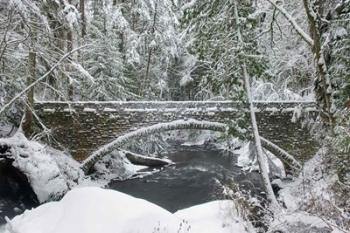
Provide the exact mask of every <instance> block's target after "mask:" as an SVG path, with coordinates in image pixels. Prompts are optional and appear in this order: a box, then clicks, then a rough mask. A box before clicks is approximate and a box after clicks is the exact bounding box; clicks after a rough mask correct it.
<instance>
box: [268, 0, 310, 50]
mask: <svg viewBox="0 0 350 233" xmlns="http://www.w3.org/2000/svg"><path fill="white" fill-rule="evenodd" d="M267 1H268V2H269V3H271V5H273V6H274V7H275V8H276V9H277V10H278V11H279V12H281V13H282V15H283V16H284V17H285V18H286V19H287V20H288V22H289V23H290V24H291V25H292V26H293V28H294V29H295V30H296V31H297V33H298V34H299V35H300V36H301V38H302V39H303V40H304V41H305V42H306V43H308V44H309V45H310V46H313V44H314V40H313V39H312V38H311V37H310V36H309V35H308V34H307V33H306V32H304V30H303V29H302V28H301V27H300V26H299V24H298V23H297V22H296V21H295V19H294V18H293V16H291V15H290V14H289V13H288V12H287V11H286V9H284V8H283V7H282V6H280V5H278V4H277V3H275V2H274V0H267Z"/></svg>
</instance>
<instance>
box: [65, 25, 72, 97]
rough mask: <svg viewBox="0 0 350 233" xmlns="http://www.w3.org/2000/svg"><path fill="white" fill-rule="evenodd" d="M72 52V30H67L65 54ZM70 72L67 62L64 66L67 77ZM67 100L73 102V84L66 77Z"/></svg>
mask: <svg viewBox="0 0 350 233" xmlns="http://www.w3.org/2000/svg"><path fill="white" fill-rule="evenodd" d="M72 50H73V33H72V30H71V29H69V31H68V32H67V52H68V53H69V52H71V51H72ZM71 59H72V58H71ZM70 71H71V68H70V63H69V60H68V63H67V64H66V72H68V75H69V72H70ZM67 99H68V100H70V101H72V100H73V83H72V80H71V79H70V77H68V76H67Z"/></svg>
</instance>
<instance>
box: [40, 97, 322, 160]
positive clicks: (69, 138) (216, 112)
mask: <svg viewBox="0 0 350 233" xmlns="http://www.w3.org/2000/svg"><path fill="white" fill-rule="evenodd" d="M255 106H256V112H257V119H258V124H259V130H260V133H261V135H262V136H263V137H265V138H266V139H268V140H270V141H272V142H273V143H275V144H277V145H278V146H280V147H281V148H284V149H285V150H287V151H288V152H291V153H292V154H294V155H296V156H300V155H303V156H307V155H311V154H313V153H314V152H315V150H316V143H315V142H314V141H313V139H312V137H311V135H310V133H309V132H308V130H307V129H306V128H303V127H302V123H301V122H300V121H293V120H292V119H293V118H295V116H296V115H300V113H303V114H302V115H303V116H306V115H309V114H314V113H315V112H316V109H315V104H314V103H311V102H256V103H255ZM35 109H36V110H37V114H38V115H39V116H40V117H41V119H42V120H43V123H44V124H45V125H46V126H47V127H49V128H51V129H52V131H53V135H54V137H55V138H56V139H57V140H58V142H59V143H60V144H62V145H63V146H65V147H67V148H68V149H69V150H70V152H71V153H72V154H73V156H74V157H75V159H77V160H79V161H82V160H84V159H85V158H87V157H88V156H89V155H91V154H92V152H94V151H95V150H97V149H98V148H99V147H101V146H103V145H105V144H107V143H109V142H111V141H113V140H114V139H116V138H117V137H119V136H121V135H124V134H125V133H128V132H131V131H134V130H136V129H140V128H142V127H148V126H151V125H155V124H158V123H166V122H172V121H176V120H186V119H194V120H198V121H209V122H220V123H228V124H229V122H230V120H232V119H234V118H237V117H239V116H242V115H244V114H246V116H247V117H248V116H249V115H248V108H247V107H246V106H242V105H241V104H239V103H237V102H232V101H198V102H196V101H185V102H183V101H181V102H180V101H179V102H178V101H176V102H168V101H164V102H147V101H126V102H37V103H36V104H35ZM293 116H294V117H293Z"/></svg>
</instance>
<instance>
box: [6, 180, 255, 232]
mask: <svg viewBox="0 0 350 233" xmlns="http://www.w3.org/2000/svg"><path fill="white" fill-rule="evenodd" d="M13 232H21V233H53V232H56V233H58V232H61V233H63V232H64V233H77V232H89V233H101V232H103V233H109V232H110V233H124V232H130V233H134V232H135V233H136V232H145V233H146V232H159V233H162V232H167V233H172V232H173V233H175V232H176V233H179V232H193V233H214V232H215V233H230V232H240V233H248V232H250V233H253V232H255V231H254V230H253V229H252V228H251V226H250V225H249V224H248V223H247V222H246V221H244V220H243V219H242V218H241V217H239V214H238V212H237V208H236V206H235V204H234V202H233V201H215V202H210V203H206V204H203V205H199V206H194V207H191V208H188V209H184V210H181V211H178V212H177V213H175V214H171V213H170V212H168V211H166V210H164V209H162V208H161V207H159V206H156V205H155V204H152V203H150V202H148V201H145V200H142V199H136V198H134V197H132V196H129V195H126V194H123V193H120V192H117V191H112V190H106V189H100V188H91V187H90V188H77V189H74V190H72V191H70V192H68V193H67V194H66V196H65V197H64V198H63V199H62V200H61V201H59V202H50V203H47V204H44V205H41V206H40V207H38V208H36V209H34V210H30V211H26V212H25V213H23V214H22V215H19V216H17V217H15V218H14V219H13V220H11V221H10V222H9V223H8V224H7V227H6V229H5V233H13Z"/></svg>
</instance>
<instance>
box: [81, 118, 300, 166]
mask: <svg viewBox="0 0 350 233" xmlns="http://www.w3.org/2000/svg"><path fill="white" fill-rule="evenodd" d="M182 129H197V130H210V131H216V132H223V133H225V132H227V130H228V125H227V124H225V123H219V122H210V121H198V120H195V119H188V120H176V121H172V122H168V123H158V124H155V125H152V126H148V127H144V128H141V129H137V130H135V131H132V132H129V133H126V134H124V135H122V136H119V137H117V138H116V139H115V140H114V141H112V142H110V143H108V144H106V145H104V146H102V147H100V148H99V149H98V150H96V151H95V152H93V153H92V154H91V155H90V156H89V157H88V158H87V159H85V160H84V161H83V162H82V165H81V168H82V170H83V171H84V172H85V173H87V172H88V171H89V170H90V169H91V168H92V166H93V165H94V164H95V163H96V162H97V161H98V160H100V159H101V158H102V157H104V156H105V155H107V154H108V153H110V152H112V151H113V150H117V149H119V148H120V147H121V146H123V145H124V144H125V143H127V142H128V141H130V140H131V139H136V138H141V137H144V136H147V135H150V134H154V133H160V132H165V131H172V130H182ZM261 141H262V144H263V146H264V147H265V148H266V149H268V150H270V151H272V152H273V153H274V154H275V155H276V156H278V157H279V158H280V159H281V160H282V161H284V162H285V163H287V164H288V165H289V166H290V167H291V168H293V169H295V170H299V169H300V168H301V164H300V163H299V162H298V161H297V160H296V159H295V158H294V157H293V156H291V155H290V154H289V153H288V152H286V151H285V150H283V149H282V148H280V147H278V146H277V145H275V144H273V143H272V142H270V141H268V140H267V139H265V138H263V137H261Z"/></svg>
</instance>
